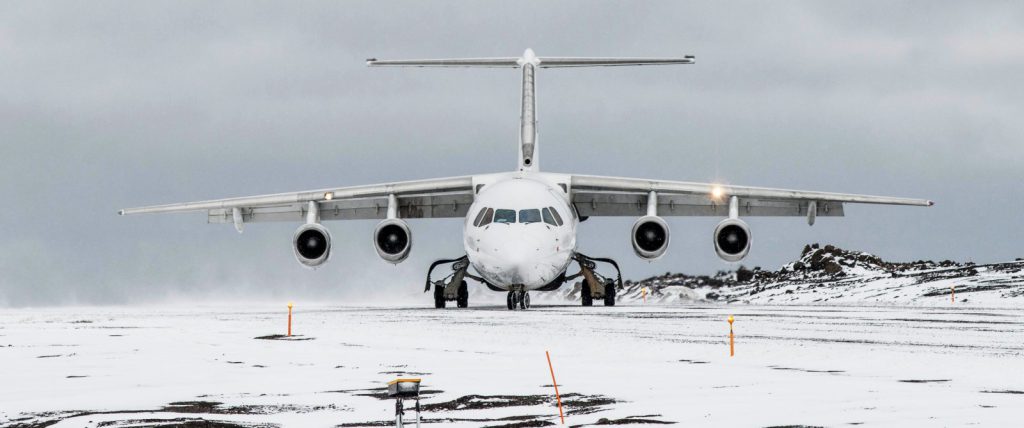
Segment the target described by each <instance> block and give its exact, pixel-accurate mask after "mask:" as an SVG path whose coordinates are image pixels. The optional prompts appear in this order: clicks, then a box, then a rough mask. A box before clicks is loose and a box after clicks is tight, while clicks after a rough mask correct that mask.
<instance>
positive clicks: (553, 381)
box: [544, 351, 565, 425]
mask: <svg viewBox="0 0 1024 428" xmlns="http://www.w3.org/2000/svg"><path fill="white" fill-rule="evenodd" d="M544 355H547V357H548V370H551V385H554V387H555V399H557V400H558V417H559V418H561V419H562V425H565V414H563V413H562V396H561V395H559V394H558V382H557V381H556V380H555V367H554V366H552V365H551V353H550V352H548V351H544Z"/></svg>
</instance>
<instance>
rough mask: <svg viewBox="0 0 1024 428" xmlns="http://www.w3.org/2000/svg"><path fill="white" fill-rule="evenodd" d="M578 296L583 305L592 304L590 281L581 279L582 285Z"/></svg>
mask: <svg viewBox="0 0 1024 428" xmlns="http://www.w3.org/2000/svg"><path fill="white" fill-rule="evenodd" d="M580 298H581V300H583V306H594V295H593V294H591V293H590V283H589V282H587V281H583V287H581V288H580Z"/></svg>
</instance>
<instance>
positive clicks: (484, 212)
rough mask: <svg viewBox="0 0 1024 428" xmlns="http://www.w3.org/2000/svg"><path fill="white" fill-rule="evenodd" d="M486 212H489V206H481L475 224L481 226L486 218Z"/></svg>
mask: <svg viewBox="0 0 1024 428" xmlns="http://www.w3.org/2000/svg"><path fill="white" fill-rule="evenodd" d="M484 214H487V207H483V208H480V214H477V215H476V220H473V226H480V221H482V220H483V219H484Z"/></svg>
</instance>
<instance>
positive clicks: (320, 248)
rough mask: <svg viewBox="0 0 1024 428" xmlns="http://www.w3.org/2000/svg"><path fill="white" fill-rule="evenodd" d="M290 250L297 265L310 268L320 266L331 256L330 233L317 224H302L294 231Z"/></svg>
mask: <svg viewBox="0 0 1024 428" xmlns="http://www.w3.org/2000/svg"><path fill="white" fill-rule="evenodd" d="M292 248H294V249H295V259H296V260H298V261H299V263H302V264H303V265H305V266H307V267H311V268H315V267H317V266H320V265H322V264H324V262H326V261H327V259H328V258H329V257H330V256H331V232H328V231H327V228H326V227H323V226H321V225H320V224H319V223H308V224H304V225H302V226H301V227H299V229H298V230H296V231H295V236H294V237H293V238H292Z"/></svg>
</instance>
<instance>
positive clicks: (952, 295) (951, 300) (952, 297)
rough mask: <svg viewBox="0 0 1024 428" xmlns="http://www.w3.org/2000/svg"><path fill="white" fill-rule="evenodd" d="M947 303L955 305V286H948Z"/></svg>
mask: <svg viewBox="0 0 1024 428" xmlns="http://www.w3.org/2000/svg"><path fill="white" fill-rule="evenodd" d="M949 303H956V286H955V285H950V286H949Z"/></svg>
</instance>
